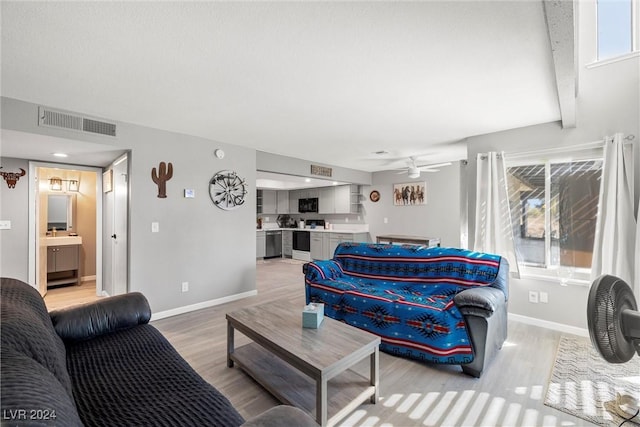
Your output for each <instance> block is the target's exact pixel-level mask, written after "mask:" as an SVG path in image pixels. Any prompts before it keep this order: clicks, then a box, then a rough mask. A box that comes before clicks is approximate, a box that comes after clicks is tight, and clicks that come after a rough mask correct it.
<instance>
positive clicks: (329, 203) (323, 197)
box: [318, 187, 336, 214]
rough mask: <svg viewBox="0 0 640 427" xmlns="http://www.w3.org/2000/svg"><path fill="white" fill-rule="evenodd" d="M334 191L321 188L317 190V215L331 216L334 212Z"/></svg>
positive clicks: (331, 188) (330, 188)
mask: <svg viewBox="0 0 640 427" xmlns="http://www.w3.org/2000/svg"><path fill="white" fill-rule="evenodd" d="M335 194H336V192H335V189H334V188H333V187H323V188H320V189H319V190H318V213H321V214H332V213H335V212H336V202H335Z"/></svg>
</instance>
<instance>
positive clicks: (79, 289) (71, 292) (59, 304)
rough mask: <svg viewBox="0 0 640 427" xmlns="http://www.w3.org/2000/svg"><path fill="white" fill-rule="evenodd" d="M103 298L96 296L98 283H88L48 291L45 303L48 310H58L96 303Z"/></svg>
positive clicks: (58, 287)
mask: <svg viewBox="0 0 640 427" xmlns="http://www.w3.org/2000/svg"><path fill="white" fill-rule="evenodd" d="M99 298H101V297H98V296H96V282H95V280H93V281H86V282H82V283H81V284H80V285H69V286H57V287H54V288H51V289H48V290H47V294H46V295H45V296H44V303H45V305H46V306H47V310H49V311H51V310H57V309H59V308H63V307H68V306H70V305H76V304H84V303H87V302H91V301H95V300H97V299H99Z"/></svg>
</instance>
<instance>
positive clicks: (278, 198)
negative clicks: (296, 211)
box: [257, 190, 298, 215]
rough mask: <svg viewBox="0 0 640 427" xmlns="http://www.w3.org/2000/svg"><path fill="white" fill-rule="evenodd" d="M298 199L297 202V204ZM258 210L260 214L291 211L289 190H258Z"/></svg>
mask: <svg viewBox="0 0 640 427" xmlns="http://www.w3.org/2000/svg"><path fill="white" fill-rule="evenodd" d="M297 203H298V202H297V200H296V204H297ZM257 212H258V213H259V214H265V215H266V214H272V215H275V214H286V213H289V191H288V190H258V196H257Z"/></svg>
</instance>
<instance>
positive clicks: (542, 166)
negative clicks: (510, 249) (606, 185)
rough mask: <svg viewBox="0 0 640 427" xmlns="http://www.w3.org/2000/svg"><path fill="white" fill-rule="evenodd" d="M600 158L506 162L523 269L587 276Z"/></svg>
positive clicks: (565, 277) (568, 277) (565, 276)
mask: <svg viewBox="0 0 640 427" xmlns="http://www.w3.org/2000/svg"><path fill="white" fill-rule="evenodd" d="M601 172H602V159H596V160H580V161H567V160H564V161H557V162H554V161H524V162H518V163H513V162H508V163H507V184H508V188H509V205H510V208H511V219H512V223H513V227H514V230H513V234H514V240H515V246H516V253H517V257H518V262H519V264H521V266H522V270H523V273H525V274H527V273H529V274H541V275H546V276H549V275H551V276H555V277H558V278H560V279H561V280H563V281H566V280H571V279H577V280H580V279H587V278H588V275H589V272H590V269H591V257H592V254H593V242H594V237H595V228H596V217H597V213H598V197H599V192H600V176H601Z"/></svg>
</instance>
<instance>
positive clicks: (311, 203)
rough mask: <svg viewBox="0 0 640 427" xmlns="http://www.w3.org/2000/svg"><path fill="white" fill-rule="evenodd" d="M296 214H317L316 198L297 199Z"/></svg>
mask: <svg viewBox="0 0 640 427" xmlns="http://www.w3.org/2000/svg"><path fill="white" fill-rule="evenodd" d="M298 212H300V213H307V212H318V198H317V197H311V198H308V199H298Z"/></svg>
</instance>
